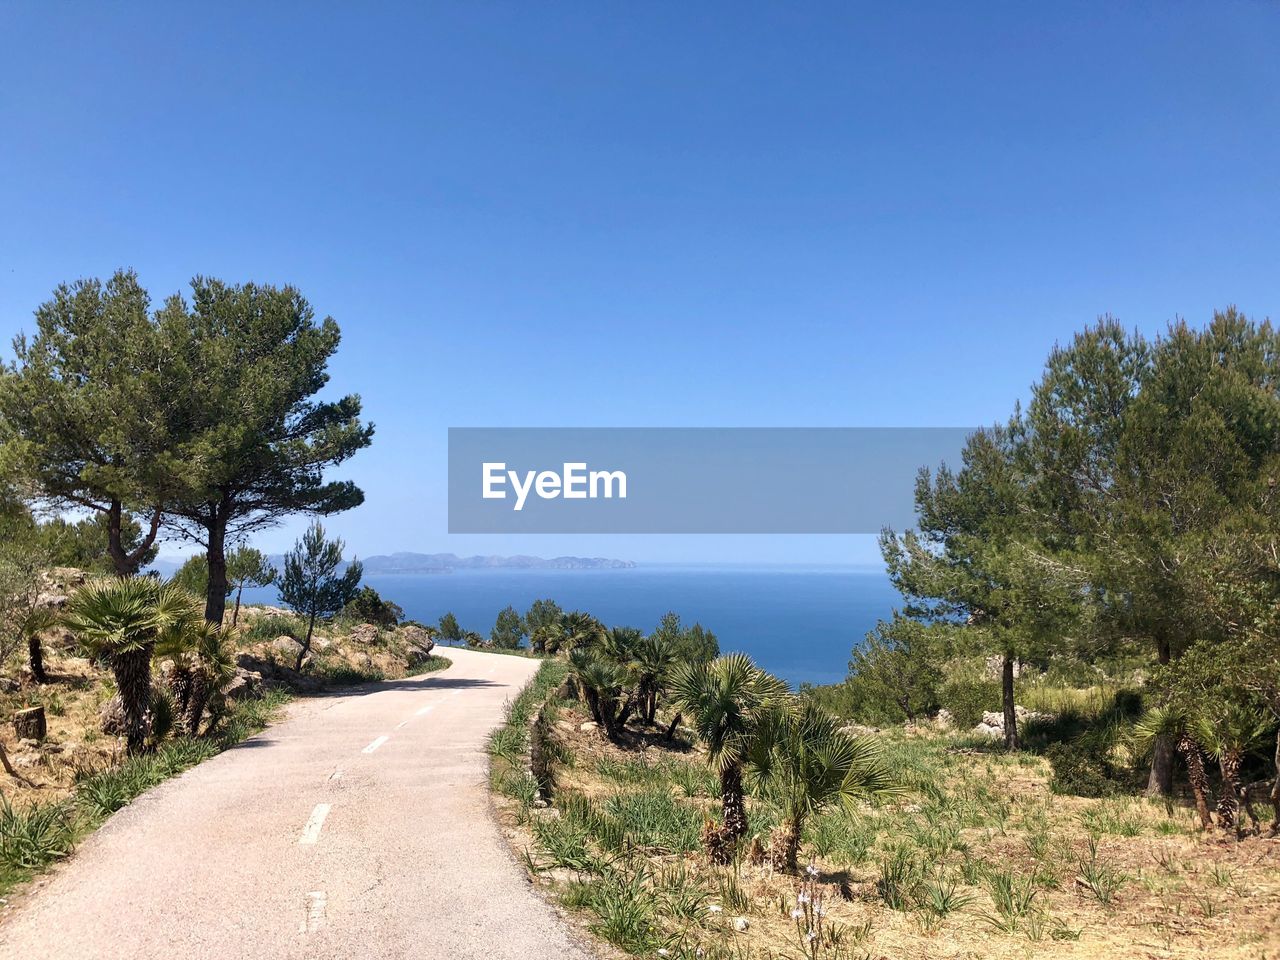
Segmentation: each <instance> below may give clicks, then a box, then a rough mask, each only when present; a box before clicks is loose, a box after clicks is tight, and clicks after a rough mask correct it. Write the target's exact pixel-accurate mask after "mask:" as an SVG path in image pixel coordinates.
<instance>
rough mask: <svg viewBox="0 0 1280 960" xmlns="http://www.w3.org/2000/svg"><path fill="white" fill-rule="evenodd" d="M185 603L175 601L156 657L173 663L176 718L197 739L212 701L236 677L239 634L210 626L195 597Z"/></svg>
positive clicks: (188, 598) (235, 631)
mask: <svg viewBox="0 0 1280 960" xmlns="http://www.w3.org/2000/svg"><path fill="white" fill-rule="evenodd" d="M186 600H187V606H186V608H185V609H183V608H182V607H181V604H180V598H175V604H174V615H173V616H172V618H171V619H170V621H169V623H168V624H167V626H166V627H165V629H164V630H162V631H161V633H160V636H159V638H158V639H157V642H156V648H155V654H156V656H157V657H168V658H171V659H172V660H173V664H174V671H173V676H172V679H171V681H170V687H171V688H172V690H173V692H174V695H175V697H176V699H177V714H178V717H179V719H180V721H181V723H182V728H183V729H184V730H185V731H186V732H187V733H188V734H190V735H192V736H194V735H196V734H197V733H199V732H200V721H201V718H202V717H203V716H204V709H205V706H206V705H207V704H208V702H209V698H210V697H211V696H213V694H214V693H216V692H217V691H219V690H221V689H222V688H223V687H224V686H226V684H227V681H229V680H230V679H231V678H232V677H233V676H234V675H235V660H234V658H233V657H232V654H231V650H232V648H233V645H234V644H233V638H234V637H235V636H238V635H239V630H238V629H237V628H235V627H220V626H219V625H218V624H216V623H210V622H209V621H207V620H205V619H204V616H203V615H202V614H201V611H200V602H199V600H198V599H197V598H196V597H195V596H192V595H190V594H187V595H186Z"/></svg>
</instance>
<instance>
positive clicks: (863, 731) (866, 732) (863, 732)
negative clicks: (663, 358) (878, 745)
mask: <svg viewBox="0 0 1280 960" xmlns="http://www.w3.org/2000/svg"><path fill="white" fill-rule="evenodd" d="M840 732H841V733H847V734H849V736H852V737H869V736H872V735H873V734H877V733H879V732H880V728H879V727H865V726H863V725H862V724H860V723H846V724H845V725H844V726H843V727H841V728H840Z"/></svg>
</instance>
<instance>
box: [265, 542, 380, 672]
mask: <svg viewBox="0 0 1280 960" xmlns="http://www.w3.org/2000/svg"><path fill="white" fill-rule="evenodd" d="M343 546H344V544H343V542H342V541H341V540H339V539H336V538H335V539H333V540H329V539H327V538H326V537H325V534H324V527H322V526H321V525H320V522H319V521H318V520H317V521H315V522H314V523H312V524H311V526H310V527H308V528H307V532H306V533H305V534H303V535H302V539H300V540H299V541H298V542H297V543H296V544H295V545H294V548H293V549H292V550H291V551H289V553H287V554H286V555H285V558H284V578H283V579H282V580H281V582H280V600H281V601H282V602H283V603H284V604H285V606H287V607H289V608H290V609H292V610H293V611H294V613H296V614H297V615H298V616H300V617H304V618H305V619H306V621H307V634H306V637H305V638H304V639H303V640H302V641H301V651H300V652H299V654H298V663H297V669H299V670H301V669H302V661H303V658H304V657H305V656H306V655H307V652H308V651H309V650H310V649H311V636H312V633H313V632H314V630H315V625H316V620H317V619H318V618H321V617H328V616H331V615H333V614H335V613H337V612H338V611H339V610H341V609H342V608H343V607H344V606H346V605H347V604H348V603H349V602H350V601H351V599H352V598H353V597H354V596H355V594H356V590H357V588H358V587H359V585H360V577H361V576H362V575H363V573H364V568H363V567H362V566H361V565H360V562H359V561H358V560H353V561H351V563H349V564H347V568H346V569H345V570H343V571H342V572H341V573H339V572H338V568H339V567H340V566H341V565H342V550H343Z"/></svg>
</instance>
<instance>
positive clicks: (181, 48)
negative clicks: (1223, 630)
mask: <svg viewBox="0 0 1280 960" xmlns="http://www.w3.org/2000/svg"><path fill="white" fill-rule="evenodd" d="M1278 158H1280V6H1278V5H1277V4H1274V3H1265V2H1225V3H1224V2H1213V3H1209V2H1205V3H1180V2H1158V3H1157V2H1152V3H1123V4H1118V3H1114V2H1099V3H1076V2H1072V3H1059V4H1052V5H1050V4H1040V3H1025V2H1011V3H983V4H958V3H954V2H943V3H928V4H925V3H918V4H912V3H883V2H882V3H875V4H866V3H864V4H855V3H829V4H822V3H805V4H777V3H769V4H764V3H761V4H753V3H727V2H726V3H698V4H687V3H679V4H677V3H645V4H637V3H605V2H580V3H550V4H532V3H457V4H419V3H415V4H404V5H392V4H377V3H373V4H341V5H338V4H334V5H331V6H330V7H328V8H327V9H326V8H324V7H323V6H322V5H318V4H301V3H299V4H285V3H275V2H273V3H218V4H202V5H194V4H169V3H165V4H160V3H155V4H143V3H110V4H94V3H88V2H82V3H62V4H50V3H45V2H33V3H6V4H5V5H4V6H3V7H0V335H3V336H5V337H7V336H8V335H9V334H11V333H13V332H16V331H17V330H18V329H19V328H22V327H24V326H27V327H29V326H30V319H29V318H30V312H31V310H32V308H33V307H34V306H35V305H36V304H37V303H38V302H39V301H40V300H42V299H43V298H45V297H46V296H47V295H48V293H49V291H50V290H51V289H52V288H53V287H54V285H56V284H57V283H58V282H60V281H64V280H71V279H74V278H77V277H80V276H86V275H106V274H109V273H110V272H111V271H112V270H113V269H114V268H115V267H117V266H121V265H127V266H133V267H135V268H136V269H137V270H138V271H139V273H140V274H141V276H142V279H143V282H144V283H145V284H146V285H147V286H148V287H149V288H150V289H151V290H152V292H153V294H154V295H156V297H157V298H159V297H160V296H162V295H164V294H167V293H169V292H171V291H173V290H176V289H178V288H180V287H181V286H182V285H183V284H184V283H185V281H186V280H187V279H188V278H189V277H190V276H192V275H193V274H196V273H204V274H208V275H214V276H220V277H222V278H224V279H226V280H231V281H238V280H248V279H253V280H257V281H264V282H275V283H283V282H289V283H293V284H296V285H298V286H299V287H300V288H301V289H302V290H303V292H304V293H305V294H306V295H307V296H308V297H309V298H310V299H311V300H312V302H313V303H314V305H315V306H316V308H317V310H318V311H319V312H320V313H322V314H325V313H327V314H331V315H332V316H333V317H334V318H335V319H337V320H338V322H339V323H340V324H341V326H342V330H343V334H344V340H343V345H342V348H341V350H340V352H339V354H338V356H337V358H336V360H335V362H334V364H333V385H334V388H335V390H341V391H356V392H359V393H360V394H361V395H362V396H363V397H364V400H365V405H366V411H367V413H368V416H369V417H370V418H371V419H372V420H374V421H375V422H376V424H377V427H378V435H377V437H376V440H375V443H374V446H373V447H372V448H371V449H370V450H368V451H366V452H365V453H363V454H361V455H360V456H359V457H358V458H357V459H356V460H355V461H353V462H352V463H351V464H349V465H348V466H347V467H345V468H343V469H342V471H341V475H345V476H350V477H352V478H354V479H355V480H357V481H358V482H359V483H360V484H361V485H362V486H363V487H364V489H365V491H366V493H367V497H368V499H367V502H366V504H365V506H364V507H362V508H360V509H359V510H357V511H354V512H352V513H351V514H348V515H344V516H342V517H340V518H335V519H334V520H333V521H332V522H331V524H330V525H331V527H332V528H334V529H336V530H337V531H339V532H340V533H341V534H342V535H344V536H345V537H346V538H347V540H348V543H349V544H350V546H351V547H352V548H353V549H354V550H356V551H358V552H359V553H361V554H366V555H367V554H371V553H381V552H387V551H391V550H395V549H420V550H456V551H458V552H492V553H511V552H529V553H540V554H551V553H562V552H572V553H586V554H600V555H613V556H623V557H630V558H635V559H640V560H741V561H786V562H802V561H823V562H859V561H866V560H869V559H872V558H874V556H875V552H874V545H873V544H872V543H871V542H870V541H869V540H868V539H867V538H861V539H859V538H849V537H794V538H763V537H761V538H673V537H608V538H606V537H597V538H588V537H576V538H552V537H537V538H533V537H529V538H515V537H455V538H450V537H448V536H447V535H446V533H445V501H444V483H445V469H444V467H445V463H444V449H445V437H446V435H445V431H446V428H447V427H449V426H485V425H532V426H570V425H589V426H596V425H621V426H629V425H660V426H662V425H730V426H732V425H758V426H786V425H815V426H821V425H968V424H975V423H985V422H990V421H993V420H996V419H999V418H1003V417H1005V416H1007V414H1008V413H1009V411H1010V409H1011V406H1012V404H1013V402H1014V401H1015V400H1016V399H1018V398H1021V397H1025V395H1026V393H1027V388H1028V385H1029V384H1030V383H1031V381H1032V380H1033V379H1034V378H1035V377H1036V375H1037V371H1038V369H1039V367H1040V364H1041V362H1042V361H1043V358H1044V356H1045V354H1046V352H1047V351H1048V349H1049V347H1050V346H1051V345H1052V343H1053V342H1054V341H1055V340H1056V339H1061V338H1065V337H1068V336H1069V335H1070V334H1071V332H1072V331H1073V330H1075V329H1076V328H1078V327H1080V326H1081V325H1083V324H1085V323H1088V322H1090V321H1092V320H1093V319H1094V317H1095V316H1097V315H1098V314H1100V313H1103V312H1111V313H1113V314H1115V315H1117V316H1119V317H1120V318H1121V319H1122V320H1124V321H1126V322H1128V323H1130V324H1132V325H1134V326H1138V327H1141V328H1143V329H1146V330H1152V331H1153V330H1156V329H1158V328H1159V327H1160V326H1161V325H1162V324H1163V323H1164V322H1166V321H1167V320H1168V319H1170V318H1172V317H1174V316H1175V315H1179V314H1180V315H1183V316H1186V317H1187V318H1189V319H1193V320H1196V321H1200V320H1203V319H1205V318H1206V317H1207V316H1208V315H1209V314H1210V312H1211V311H1212V309H1213V308H1214V307H1216V306H1222V305H1225V304H1227V303H1236V304H1238V305H1239V306H1240V307H1241V308H1242V309H1244V310H1246V311H1247V312H1249V313H1252V314H1255V315H1258V316H1263V315H1268V314H1270V313H1273V312H1274V311H1275V305H1276V303H1277V301H1278V298H1280V269H1278V267H1277V264H1278V262H1280V261H1278V257H1277V254H1278V253H1280V196H1278V195H1277V194H1278V191H1280V175H1278V174H1277V170H1278V169H1280V159H1278ZM297 529H298V525H297V524H290V525H287V526H286V527H284V528H281V529H280V530H277V531H274V532H273V533H271V534H268V535H266V536H264V537H263V540H262V543H263V545H264V546H267V547H268V548H270V549H278V548H281V547H283V546H285V545H287V544H288V543H289V542H291V541H292V539H293V537H294V535H295V534H296V532H297Z"/></svg>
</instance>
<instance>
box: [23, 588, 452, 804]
mask: <svg viewBox="0 0 1280 960" xmlns="http://www.w3.org/2000/svg"><path fill="white" fill-rule="evenodd" d="M283 613H284V611H278V610H273V609H271V608H257V607H245V608H243V609H242V610H241V611H240V625H241V626H242V627H244V628H246V643H245V644H243V645H242V646H241V648H240V649H239V650H237V653H240V654H248V655H249V656H251V657H254V658H255V659H257V660H259V661H261V662H262V663H265V664H271V665H273V666H275V665H278V666H280V667H282V668H291V667H292V666H293V662H294V657H295V656H296V652H295V650H296V648H291V645H290V644H289V643H279V644H278V645H276V644H275V641H274V640H258V639H256V638H255V637H253V636H252V633H251V632H252V629H253V627H254V625H255V623H257V622H259V621H262V620H264V619H268V618H274V619H272V622H273V623H280V624H284V623H285V622H286V620H287V617H282V616H281V614H283ZM53 634H54V635H52V636H51V638H50V640H49V641H48V642H47V643H46V651H45V659H46V670H47V672H48V673H49V677H50V682H49V683H47V684H35V683H33V682H31V681H30V679H29V678H26V677H23V675H22V673H21V671H20V669H19V666H20V664H18V663H16V662H15V663H10V664H9V665H8V666H7V667H6V668H5V669H3V670H0V677H6V678H8V679H9V680H10V681H12V682H15V683H17V684H18V688H17V689H16V690H15V691H13V692H11V693H0V721H3V722H0V743H3V744H4V747H5V750H6V751H7V752H8V754H9V758H10V760H11V761H12V762H13V764H14V766H15V768H16V769H17V771H18V773H19V774H21V775H22V777H23V778H25V780H26V781H28V782H25V783H24V782H22V781H18V780H14V779H12V778H10V777H7V776H5V775H4V774H3V773H0V797H3V798H4V799H6V800H8V801H9V802H10V803H11V804H13V806H14V807H15V808H18V809H21V808H23V807H25V806H27V805H29V804H31V803H33V802H42V803H44V802H51V801H57V800H61V799H63V798H65V797H67V796H69V795H70V794H71V793H72V791H73V789H74V787H75V784H76V781H77V780H78V779H83V778H84V776H85V775H86V774H87V773H88V772H89V771H94V770H102V769H106V768H108V767H112V766H115V765H116V764H118V763H119V762H120V761H121V760H122V759H123V757H124V747H123V743H122V742H121V741H120V740H119V739H118V738H116V737H113V736H108V735H106V734H104V733H102V732H101V730H100V728H99V717H98V713H99V710H100V709H101V708H102V706H103V704H105V703H106V702H107V701H108V700H110V699H111V697H112V696H113V695H114V694H115V684H114V682H113V681H112V678H111V674H110V672H109V671H107V670H104V669H102V668H99V667H97V666H95V665H94V664H91V663H90V662H89V661H88V660H86V659H84V658H82V657H79V656H76V651H75V649H74V647H72V646H70V645H69V642H68V641H67V640H66V639H59V638H58V637H57V636H56V634H57V631H54V632H53ZM407 652H408V649H407V645H406V644H405V643H404V641H403V639H402V638H401V637H400V636H399V635H398V633H397V631H395V630H386V631H383V632H382V634H381V635H380V636H379V637H378V639H377V640H376V641H375V642H373V643H368V644H357V643H349V642H346V641H345V639H344V637H342V636H339V635H335V634H334V633H333V632H332V631H330V630H326V629H323V628H322V629H320V630H318V631H317V634H316V639H315V643H314V661H313V663H312V664H311V665H310V666H309V667H308V668H307V670H306V671H305V677H306V678H307V679H308V680H309V681H310V682H311V683H312V684H313V685H314V687H317V688H318V687H319V686H322V685H331V684H347V683H358V682H361V681H367V680H377V679H384V678H385V679H395V678H399V677H404V676H406V675H407V674H408V672H409V671H408V668H407V659H406V655H407ZM446 663H447V661H440V660H439V658H437V659H436V662H435V663H433V664H428V666H434V667H436V668H438V667H439V666H443V665H445V664H446ZM31 706H43V707H44V708H45V717H46V721H47V725H48V736H47V737H46V739H45V741H44V742H43V743H41V744H39V745H37V746H31V745H23V744H21V743H20V742H19V741H18V739H17V737H16V735H15V734H14V730H13V725H12V724H11V723H10V722H8V720H9V718H10V717H11V716H12V715H13V713H14V711H16V710H20V709H23V708H25V707H31Z"/></svg>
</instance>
